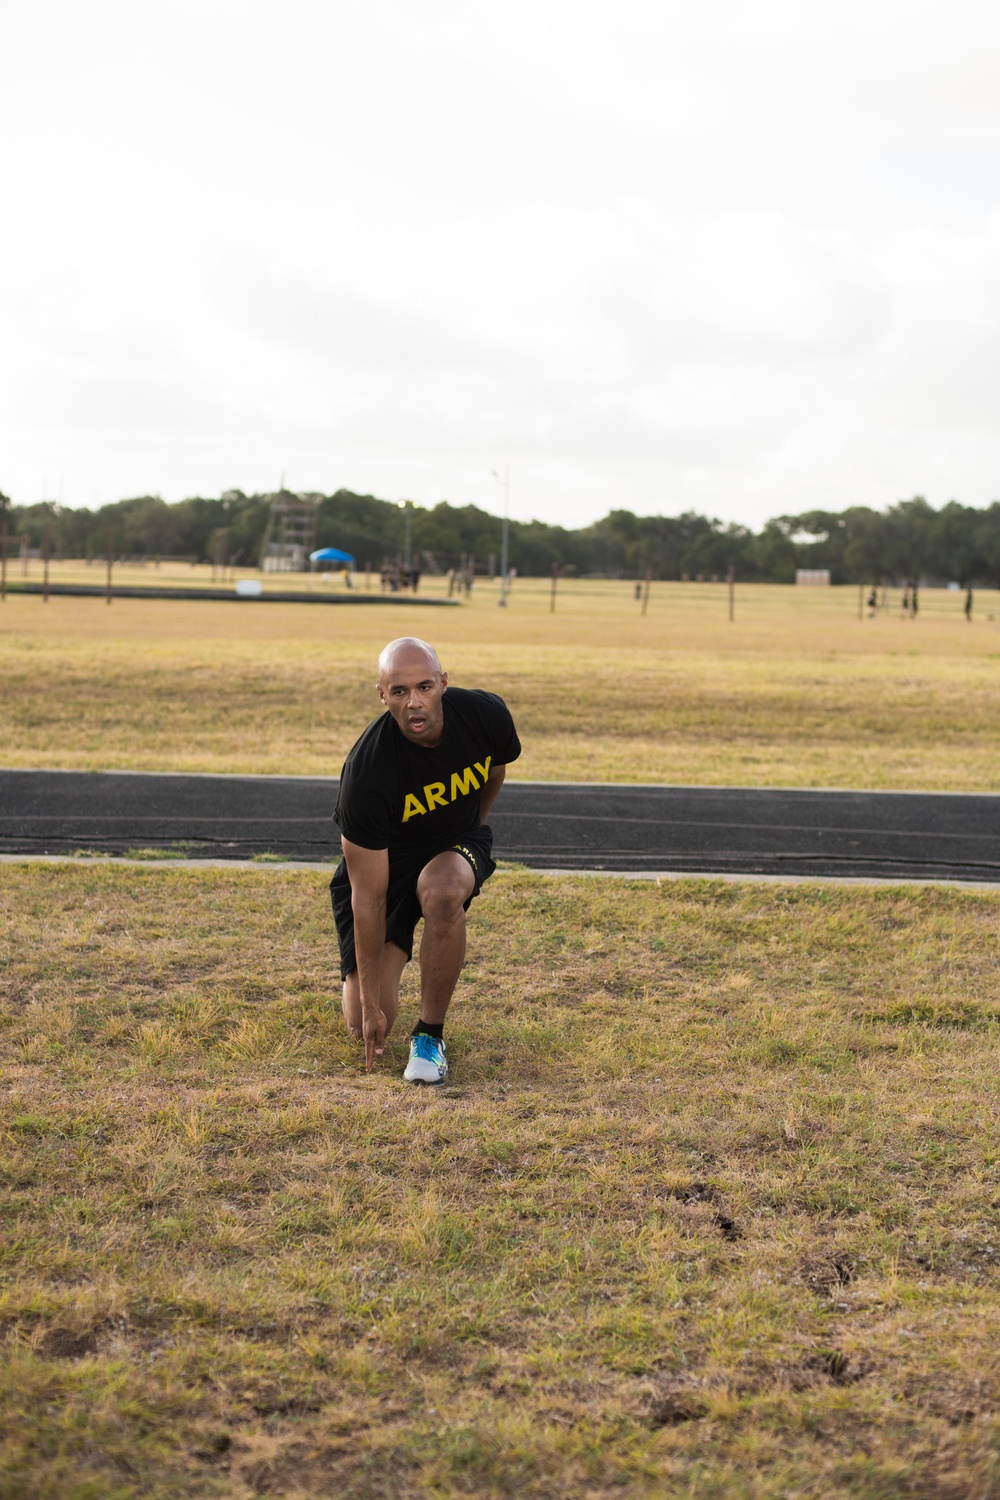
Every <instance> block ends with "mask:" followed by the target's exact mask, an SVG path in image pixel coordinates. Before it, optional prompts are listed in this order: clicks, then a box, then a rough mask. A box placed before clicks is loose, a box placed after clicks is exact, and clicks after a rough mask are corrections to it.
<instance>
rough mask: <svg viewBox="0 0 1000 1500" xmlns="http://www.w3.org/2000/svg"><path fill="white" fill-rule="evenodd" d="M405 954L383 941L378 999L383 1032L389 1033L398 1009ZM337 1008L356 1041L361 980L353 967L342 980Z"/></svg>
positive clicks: (358, 1039)
mask: <svg viewBox="0 0 1000 1500" xmlns="http://www.w3.org/2000/svg"><path fill="white" fill-rule="evenodd" d="M406 964H407V957H406V954H405V953H404V952H403V950H402V948H397V947H396V944H395V943H386V945H385V947H384V948H383V950H382V984H381V990H380V998H381V1003H382V1014H383V1015H384V1016H385V1034H386V1036H388V1035H389V1032H390V1031H391V1030H392V1025H393V1022H394V1021H395V1019H396V1012H397V1011H398V1009H399V981H400V979H401V978H402V975H403V970H404V969H405V968H406ZM340 1003H341V1008H342V1010H343V1012H344V1020H345V1021H346V1022H347V1029H348V1031H350V1032H351V1034H352V1036H353V1037H354V1038H355V1040H356V1041H359V1042H360V1040H361V981H360V980H359V978H358V971H357V969H352V971H351V972H350V974H348V976H347V978H346V979H345V980H344V992H343V995H342V997H341V1002H340Z"/></svg>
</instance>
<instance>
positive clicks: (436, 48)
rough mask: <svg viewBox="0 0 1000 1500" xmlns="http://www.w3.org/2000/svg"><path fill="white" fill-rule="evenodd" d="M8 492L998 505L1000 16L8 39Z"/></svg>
mask: <svg viewBox="0 0 1000 1500" xmlns="http://www.w3.org/2000/svg"><path fill="white" fill-rule="evenodd" d="M0 57H2V59H3V73H2V80H3V81H2V88H0V152H2V155H0V215H2V223H3V230H2V233H0V339H2V360H0V489H2V490H4V491H5V492H6V493H8V494H9V495H11V497H12V498H13V499H14V500H15V501H17V502H19V503H25V502H29V501H33V500H37V499H39V498H41V497H42V495H43V491H44V492H45V493H47V495H48V497H50V498H60V494H61V498H62V499H63V501H64V502H65V503H66V504H68V505H89V506H93V505H96V504H100V503H103V502H104V501H106V500H111V499H118V498H122V497H124V496H127V495H133V494H145V493H153V494H161V495H162V496H163V497H164V498H165V499H167V500H177V499H181V498H183V497H184V496H185V495H190V494H205V495H215V494H219V493H220V492H221V491H222V490H223V489H226V488H231V487H238V488H241V489H244V490H246V491H248V492H249V491H260V490H271V489H274V488H276V487H277V485H278V483H279V482H280V480H281V477H282V474H284V475H285V476H286V483H287V485H288V487H289V488H291V489H296V490H322V491H325V492H326V491H330V490H332V489H336V488H338V487H340V486H345V487H348V488H351V489H355V490H360V491H364V492H372V493H374V494H377V495H381V496H384V497H386V498H389V499H398V498H401V497H407V498H412V499H415V500H417V501H418V502H419V503H421V504H428V505H430V504H434V503H435V502H437V501H438V500H441V499H449V500H451V501H452V502H454V503H456V504H467V503H473V504H477V505H481V506H483V507H484V508H486V509H488V510H492V511H494V512H499V510H500V509H501V508H502V503H503V496H502V492H501V490H500V489H499V487H498V485H497V483H496V481H495V480H494V478H493V477H492V475H491V470H494V469H498V470H500V471H501V472H502V469H503V465H504V463H505V462H507V461H509V463H510V473H511V491H510V501H511V514H512V515H514V516H516V517H519V518H523V519H527V518H529V517H532V516H536V517H539V518H540V519H544V520H548V521H558V522H561V523H563V524H567V525H570V526H577V525H582V524H584V523H586V522H587V521H589V520H592V519H595V518H597V517H598V516H601V515H604V514H605V513H606V512H607V511H608V510H609V509H611V508H613V507H619V506H623V507H626V508H629V509H632V510H636V511H639V512H643V513H655V512H659V513H663V514H666V515H670V514H676V513H677V512H679V511H681V510H685V509H694V510H698V511H701V512H704V513H708V514H712V515H716V516H719V517H721V518H724V519H727V520H729V519H731V520H738V521H742V522H745V523H747V524H750V525H752V526H757V525H759V524H760V523H761V522H762V521H763V520H764V519H766V518H767V517H768V516H772V515H777V514H780V513H783V512H799V511H802V510H806V509H809V508H813V507H831V508H835V509H840V508H842V507H844V506H846V505H850V504H868V505H873V506H876V507H881V506H883V505H887V504H891V503H892V502H893V501H895V500H897V499H900V498H902V497H904V496H911V495H914V494H918V493H919V494H924V495H926V496H927V498H928V499H929V500H931V502H932V503H933V504H935V505H939V504H941V503H943V502H944V501H946V500H948V499H949V498H953V497H954V498H958V499H961V500H963V501H964V502H965V503H967V504H972V505H982V504H985V503H987V502H988V501H990V500H991V499H994V498H1000V421H998V414H1000V83H998V80H1000V5H997V4H996V0H949V3H948V4H947V5H946V4H943V3H942V0H930V3H928V0H838V3H837V4H836V5H830V4H824V5H820V4H818V3H809V0H752V3H750V0H700V3H699V4H697V5H694V4H691V3H690V0H683V3H681V0H651V3H647V0H604V3H599V4H598V3H592V0H530V3H529V0H505V3H504V4H502V5H498V4H496V3H490V4H487V3H486V0H353V3H350V4H348V3H344V0H280V3H279V0H158V3H151V0H127V3H120V0H82V3H81V0H0Z"/></svg>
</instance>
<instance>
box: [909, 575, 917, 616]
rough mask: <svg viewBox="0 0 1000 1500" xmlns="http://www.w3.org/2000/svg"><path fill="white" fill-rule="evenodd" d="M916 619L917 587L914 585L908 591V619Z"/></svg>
mask: <svg viewBox="0 0 1000 1500" xmlns="http://www.w3.org/2000/svg"><path fill="white" fill-rule="evenodd" d="M916 618H917V585H916V584H914V585H913V588H912V589H911V591H910V619H911V620H915V619H916Z"/></svg>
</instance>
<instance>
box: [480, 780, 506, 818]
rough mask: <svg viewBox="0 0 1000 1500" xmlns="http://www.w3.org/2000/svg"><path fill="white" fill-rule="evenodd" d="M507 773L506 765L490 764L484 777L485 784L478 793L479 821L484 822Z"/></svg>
mask: <svg viewBox="0 0 1000 1500" xmlns="http://www.w3.org/2000/svg"><path fill="white" fill-rule="evenodd" d="M506 774H507V767H506V766H491V767H490V774H489V776H488V777H487V778H486V785H485V786H484V787H483V789H482V791H481V792H480V794H479V821H480V823H481V824H482V823H485V822H486V819H487V818H488V817H489V815H490V808H491V807H492V806H493V804H494V802H495V801H496V800H497V796H498V795H499V792H500V788H501V787H502V786H503V779H504V777H505V776H506Z"/></svg>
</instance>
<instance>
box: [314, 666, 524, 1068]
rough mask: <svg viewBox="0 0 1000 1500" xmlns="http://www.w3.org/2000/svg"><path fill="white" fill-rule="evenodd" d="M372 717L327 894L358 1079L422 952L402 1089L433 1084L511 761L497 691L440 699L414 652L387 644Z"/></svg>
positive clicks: (344, 804)
mask: <svg viewBox="0 0 1000 1500" xmlns="http://www.w3.org/2000/svg"><path fill="white" fill-rule="evenodd" d="M377 687H378V695H379V697H380V698H381V700H382V702H383V703H384V704H385V706H386V708H387V709H388V713H385V714H382V715H381V716H380V717H379V718H377V719H375V720H374V721H373V722H372V723H371V724H369V726H368V728H367V729H366V730H365V732H364V734H362V736H361V738H360V739H359V740H358V742H357V743H356V745H355V746H354V748H353V749H352V750H351V752H350V754H349V755H348V757H347V760H346V761H345V762H344V768H343V770H342V772H341V775H340V796H339V798H338V800H337V806H336V809H335V811H334V815H333V816H334V821H335V822H336V824H337V826H338V828H339V829H340V833H341V845H342V848H343V856H344V857H343V859H342V860H341V862H340V864H339V865H338V866H337V869H336V872H335V873H334V877H333V880H332V881H331V883H330V893H331V897H332V900H333V915H334V921H335V922H336V926H337V941H338V942H339V944H340V972H341V977H342V979H343V981H344V992H343V1008H344V1020H345V1021H346V1022H347V1025H348V1027H349V1028H350V1030H351V1031H352V1032H353V1034H354V1036H355V1037H357V1038H358V1040H359V1041H363V1042H364V1045H365V1063H366V1066H367V1068H368V1070H369V1072H370V1071H371V1068H372V1066H373V1064H374V1060H375V1058H376V1057H381V1056H382V1055H383V1053H384V1051H385V1039H386V1036H387V1035H388V1034H389V1032H390V1031H391V1030H392V1025H393V1022H394V1021H395V1019H396V1010H397V1008H398V1005H399V981H400V978H401V976H402V973H403V969H404V968H405V966H406V964H407V962H408V961H409V960H410V959H411V958H412V957H413V933H414V929H415V927H416V925H417V922H418V921H419V920H420V918H421V917H423V919H424V929H423V934H422V937H421V941H420V1017H419V1019H418V1021H417V1024H416V1026H415V1027H414V1029H413V1033H412V1035H411V1037H410V1058H409V1062H408V1063H407V1065H406V1071H405V1072H404V1074H403V1077H404V1078H405V1079H406V1080H407V1081H408V1082H410V1083H431V1084H435V1083H443V1082H444V1080H445V1078H446V1077H447V1074H448V1060H447V1056H446V1052H445V1043H444V1020H445V1016H446V1015H447V1012H448V1005H449V1003H450V1001H451V997H452V994H453V993H454V990H455V985H456V983H457V982H458V976H459V973H460V972H461V969H462V962H463V960H464V958H465V914H466V912H467V911H468V909H469V906H470V904H471V902H472V900H473V898H474V897H476V896H478V895H479V892H480V891H481V890H482V887H483V882H484V881H485V880H487V879H489V877H490V875H492V874H493V871H494V870H495V869H496V865H495V864H494V862H493V859H492V848H493V835H492V833H491V831H490V828H489V825H488V824H487V822H486V819H487V817H488V815H489V810H490V808H491V807H492V805H493V803H494V801H495V800H496V796H497V793H498V792H499V791H500V788H501V786H502V785H503V779H504V775H505V772H506V767H507V766H508V764H509V763H510V762H511V761H512V760H516V759H517V757H518V756H519V755H520V753H521V745H520V742H519V740H518V738H517V732H516V730H515V728H514V721H513V719H512V718H511V716H510V712H509V710H508V708H507V705H506V704H505V703H504V701H503V699H502V698H499V697H497V695H496V694H495V693H487V692H484V691H482V690H481V689H475V690H470V689H466V688H449V686H448V674H447V672H442V670H441V663H440V662H439V660H438V657H437V653H436V651H435V650H434V649H433V647H432V646H428V644H427V642H426V641H419V640H416V639H415V638H414V637H412V636H405V637H403V638H402V639H400V640H397V641H390V643H389V645H388V646H386V648H385V650H384V651H383V652H382V654H381V656H380V657H379V660H378V682H377Z"/></svg>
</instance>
